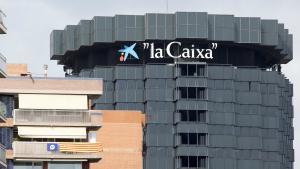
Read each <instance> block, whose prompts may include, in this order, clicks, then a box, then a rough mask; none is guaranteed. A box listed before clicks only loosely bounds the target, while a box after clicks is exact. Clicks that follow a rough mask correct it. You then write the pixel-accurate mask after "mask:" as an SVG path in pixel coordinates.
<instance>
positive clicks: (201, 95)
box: [179, 87, 206, 100]
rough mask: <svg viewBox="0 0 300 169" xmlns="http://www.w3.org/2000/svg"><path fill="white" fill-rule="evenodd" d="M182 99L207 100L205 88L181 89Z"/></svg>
mask: <svg viewBox="0 0 300 169" xmlns="http://www.w3.org/2000/svg"><path fill="white" fill-rule="evenodd" d="M179 93H180V99H202V100H203V99H205V98H206V95H205V88H203V87H179Z"/></svg>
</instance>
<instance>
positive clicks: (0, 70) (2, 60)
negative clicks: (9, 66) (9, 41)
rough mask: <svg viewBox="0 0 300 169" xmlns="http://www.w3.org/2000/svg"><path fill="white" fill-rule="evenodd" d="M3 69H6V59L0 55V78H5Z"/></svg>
mask: <svg viewBox="0 0 300 169" xmlns="http://www.w3.org/2000/svg"><path fill="white" fill-rule="evenodd" d="M0 29H1V28H0ZM5 67H6V58H5V57H4V56H3V55H2V54H1V53H0V78H2V77H6V73H5Z"/></svg>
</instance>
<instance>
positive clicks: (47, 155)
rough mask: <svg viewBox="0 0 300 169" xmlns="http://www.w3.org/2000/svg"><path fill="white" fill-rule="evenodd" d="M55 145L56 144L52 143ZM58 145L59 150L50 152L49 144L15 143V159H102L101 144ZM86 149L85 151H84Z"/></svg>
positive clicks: (71, 143) (76, 143)
mask: <svg viewBox="0 0 300 169" xmlns="http://www.w3.org/2000/svg"><path fill="white" fill-rule="evenodd" d="M51 144H54V143H51ZM55 144H57V145H58V148H57V150H55V151H50V150H48V147H47V146H49V145H48V143H47V142H22V141H14V142H13V158H14V159H37V160H38V159H48V160H49V159H51V160H59V159H70V160H71V159H74V160H75V159H77V160H87V159H100V158H101V151H102V148H101V145H100V144H99V143H78V142H75V143H73V142H68V143H67V142H64V143H55ZM83 149H84V151H83Z"/></svg>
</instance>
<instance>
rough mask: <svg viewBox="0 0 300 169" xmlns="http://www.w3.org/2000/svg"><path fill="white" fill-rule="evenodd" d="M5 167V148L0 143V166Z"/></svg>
mask: <svg viewBox="0 0 300 169" xmlns="http://www.w3.org/2000/svg"><path fill="white" fill-rule="evenodd" d="M1 166H3V167H6V150H5V148H4V146H3V145H2V144H0V168H1Z"/></svg>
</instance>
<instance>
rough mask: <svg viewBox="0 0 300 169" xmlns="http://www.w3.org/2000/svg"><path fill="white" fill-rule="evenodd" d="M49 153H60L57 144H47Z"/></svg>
mask: <svg viewBox="0 0 300 169" xmlns="http://www.w3.org/2000/svg"><path fill="white" fill-rule="evenodd" d="M47 151H58V144H57V143H47Z"/></svg>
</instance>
